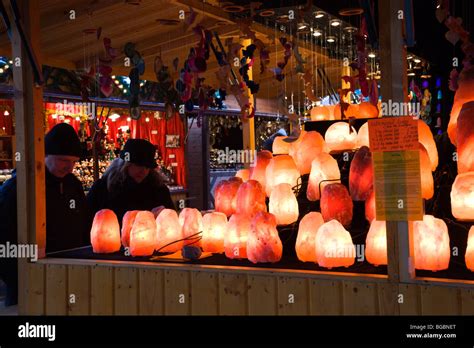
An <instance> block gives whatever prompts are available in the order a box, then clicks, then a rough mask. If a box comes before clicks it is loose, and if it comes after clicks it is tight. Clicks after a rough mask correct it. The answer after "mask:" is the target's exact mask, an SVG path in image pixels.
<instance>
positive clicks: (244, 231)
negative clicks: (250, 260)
mask: <svg viewBox="0 0 474 348" xmlns="http://www.w3.org/2000/svg"><path fill="white" fill-rule="evenodd" d="M251 222H252V219H251V218H250V217H249V216H248V215H245V214H234V215H232V216H231V217H230V219H229V222H228V223H227V232H226V233H225V235H224V250H225V256H226V257H227V258H229V259H246V258H247V238H248V235H249V233H250V228H251Z"/></svg>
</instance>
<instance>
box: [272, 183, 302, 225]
mask: <svg viewBox="0 0 474 348" xmlns="http://www.w3.org/2000/svg"><path fill="white" fill-rule="evenodd" d="M268 205H269V209H268V210H269V212H270V213H271V214H273V215H275V217H276V222H277V225H289V224H292V223H293V222H295V221H296V220H298V215H299V210H298V201H297V200H296V196H295V194H294V193H293V190H292V188H291V186H290V184H278V185H276V186H275V188H274V189H273V191H272V193H271V195H270V202H269V204H268Z"/></svg>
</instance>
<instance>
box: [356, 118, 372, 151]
mask: <svg viewBox="0 0 474 348" xmlns="http://www.w3.org/2000/svg"><path fill="white" fill-rule="evenodd" d="M369 145H370V144H369V122H365V123H364V124H363V125H362V127H360V128H359V132H358V133H357V147H359V148H360V147H362V146H367V147H370V146H369Z"/></svg>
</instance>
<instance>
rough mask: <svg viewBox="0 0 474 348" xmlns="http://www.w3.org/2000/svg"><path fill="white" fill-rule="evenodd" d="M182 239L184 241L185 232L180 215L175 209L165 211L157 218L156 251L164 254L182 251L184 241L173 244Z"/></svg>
mask: <svg viewBox="0 0 474 348" xmlns="http://www.w3.org/2000/svg"><path fill="white" fill-rule="evenodd" d="M180 239H183V232H182V228H181V224H180V223H179V218H178V213H176V211H175V210H173V209H164V210H163V211H161V213H160V215H158V217H157V218H156V243H157V244H156V250H159V251H160V252H163V253H174V252H176V251H178V250H181V248H182V247H183V244H184V243H183V242H182V241H180V242H177V243H173V242H175V241H177V240H180ZM170 243H173V244H170ZM168 244H170V245H168Z"/></svg>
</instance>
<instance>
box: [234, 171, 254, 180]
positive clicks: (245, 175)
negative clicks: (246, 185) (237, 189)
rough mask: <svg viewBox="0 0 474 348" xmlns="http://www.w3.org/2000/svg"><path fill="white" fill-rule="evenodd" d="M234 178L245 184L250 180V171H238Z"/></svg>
mask: <svg viewBox="0 0 474 348" xmlns="http://www.w3.org/2000/svg"><path fill="white" fill-rule="evenodd" d="M235 177H236V178H240V179H242V181H243V182H246V181H248V180H249V179H250V169H240V170H238V171H237V173H236V174H235Z"/></svg>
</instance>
